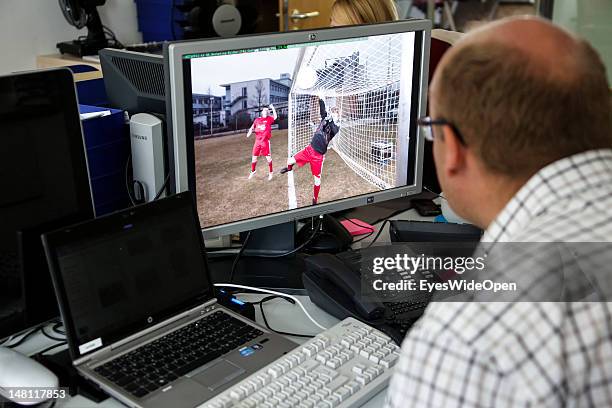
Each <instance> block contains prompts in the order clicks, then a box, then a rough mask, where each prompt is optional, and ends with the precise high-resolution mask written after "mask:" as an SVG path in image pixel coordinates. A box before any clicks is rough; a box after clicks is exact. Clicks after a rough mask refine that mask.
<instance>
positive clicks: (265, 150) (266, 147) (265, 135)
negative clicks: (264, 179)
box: [246, 104, 278, 181]
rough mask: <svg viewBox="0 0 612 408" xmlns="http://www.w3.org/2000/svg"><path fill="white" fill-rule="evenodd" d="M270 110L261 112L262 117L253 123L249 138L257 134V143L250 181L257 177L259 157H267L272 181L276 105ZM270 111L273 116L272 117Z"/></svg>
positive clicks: (269, 175) (254, 149)
mask: <svg viewBox="0 0 612 408" xmlns="http://www.w3.org/2000/svg"><path fill="white" fill-rule="evenodd" d="M269 108H270V109H268V108H263V109H262V110H261V116H260V117H258V118H257V119H255V120H254V121H253V124H252V125H251V127H250V129H249V131H248V132H247V135H246V136H247V137H250V136H251V134H252V133H253V132H255V143H254V144H253V156H252V157H251V173H250V174H249V180H250V179H252V178H253V176H255V173H256V169H257V158H258V157H259V156H265V157H266V160H267V161H268V169H269V173H268V181H269V180H272V174H273V173H272V147H271V146H270V138H272V124H273V123H274V121H275V120H276V119H277V118H278V115H277V114H276V109H275V108H274V105H272V104H270V106H269ZM270 110H271V111H272V116H270Z"/></svg>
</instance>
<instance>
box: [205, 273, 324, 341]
mask: <svg viewBox="0 0 612 408" xmlns="http://www.w3.org/2000/svg"><path fill="white" fill-rule="evenodd" d="M215 286H219V287H224V288H236V289H246V290H252V291H255V292H262V293H269V294H271V295H277V296H282V297H287V298H289V299H293V300H294V301H295V303H297V304H298V306H300V308H302V311H303V312H304V314H305V315H306V317H308V319H310V321H311V322H313V323H314V324H315V326H317V327H318V328H320V329H322V330H327V329H328V328H327V327H325V326H323V325H321V324H319V323H318V322H317V321H316V320H315V319H314V318H313V317H312V316H311V315H310V313H308V311H307V310H306V308H305V307H304V305H303V304H302V302H300V300H299V299H298V298H296V297H295V296H292V295H288V294H286V293H282V292H276V291H273V290H269V289H261V288H254V287H252V286H244V285H235V284H233V283H215Z"/></svg>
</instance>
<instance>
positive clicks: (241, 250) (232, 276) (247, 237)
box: [229, 231, 251, 283]
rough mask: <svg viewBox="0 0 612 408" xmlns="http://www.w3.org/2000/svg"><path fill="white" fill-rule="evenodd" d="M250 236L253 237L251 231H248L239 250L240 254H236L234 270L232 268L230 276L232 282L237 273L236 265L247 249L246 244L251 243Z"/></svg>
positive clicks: (233, 264)
mask: <svg viewBox="0 0 612 408" xmlns="http://www.w3.org/2000/svg"><path fill="white" fill-rule="evenodd" d="M250 238H251V231H249V232H248V233H247V236H246V238H245V239H244V242H243V243H242V247H241V248H240V251H238V254H237V255H236V258H234V262H233V263H232V270H231V272H230V276H229V282H230V283H233V282H234V274H235V273H236V266H237V265H238V261H239V260H240V257H241V256H242V253H243V252H244V250H245V249H246V246H247V244H248V243H249V239H250Z"/></svg>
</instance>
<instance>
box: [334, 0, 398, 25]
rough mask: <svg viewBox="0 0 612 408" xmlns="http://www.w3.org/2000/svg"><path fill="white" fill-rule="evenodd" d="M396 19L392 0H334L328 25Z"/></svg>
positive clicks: (370, 22) (371, 22)
mask: <svg viewBox="0 0 612 408" xmlns="http://www.w3.org/2000/svg"><path fill="white" fill-rule="evenodd" d="M397 19H398V16H397V9H396V8H395V2H394V1H393V0H336V1H334V4H333V5H332V9H331V17H330V22H329V25H330V26H332V27H338V26H346V25H358V24H373V23H382V22H385V21H395V20H397Z"/></svg>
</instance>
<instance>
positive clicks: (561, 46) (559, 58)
mask: <svg viewBox="0 0 612 408" xmlns="http://www.w3.org/2000/svg"><path fill="white" fill-rule="evenodd" d="M462 43H464V44H470V43H471V44H483V45H485V46H486V45H489V46H498V47H503V48H506V49H508V50H513V51H515V52H517V53H520V54H522V55H523V57H524V62H525V63H526V64H528V66H529V67H530V68H531V69H533V72H532V74H534V75H537V74H547V75H554V76H557V77H558V78H559V79H563V78H566V79H569V78H571V77H575V75H574V74H576V73H577V72H576V68H577V65H579V64H580V62H581V61H582V60H583V58H582V53H583V48H584V44H583V42H582V41H581V40H579V39H578V38H576V37H575V36H574V35H572V34H571V33H569V32H567V31H565V30H563V29H560V28H559V27H557V26H555V25H553V24H552V23H550V22H549V21H548V20H544V19H541V18H535V17H521V18H511V19H505V20H499V21H498V22H495V23H491V24H488V25H485V26H482V27H481V28H479V29H476V30H474V31H473V32H471V33H470V34H469V35H467V36H466V37H465V39H464V41H462ZM458 45H459V47H456V48H457V50H458V51H460V49H459V48H460V46H461V43H460V44H458Z"/></svg>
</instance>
